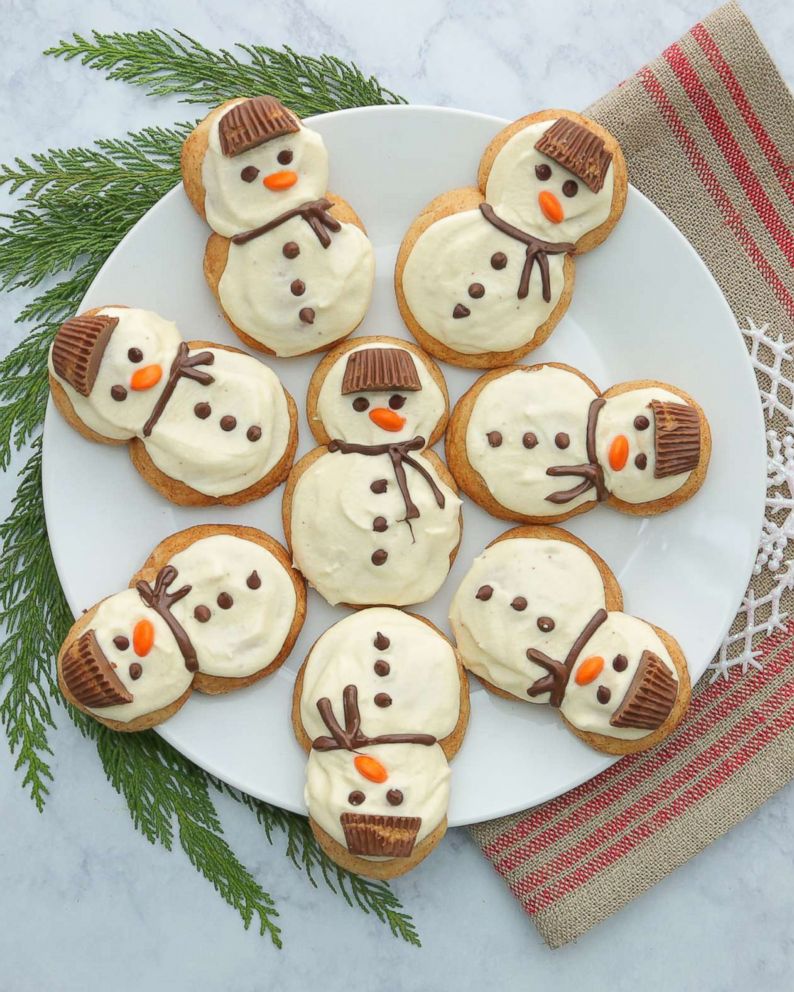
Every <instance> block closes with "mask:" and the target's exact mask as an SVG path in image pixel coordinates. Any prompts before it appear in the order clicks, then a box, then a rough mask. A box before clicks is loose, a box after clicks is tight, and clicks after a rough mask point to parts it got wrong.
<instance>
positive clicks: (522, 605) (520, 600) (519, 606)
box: [510, 596, 527, 613]
mask: <svg viewBox="0 0 794 992" xmlns="http://www.w3.org/2000/svg"><path fill="white" fill-rule="evenodd" d="M510 605H511V606H512V607H513V609H514V610H516V611H517V612H518V613H521V612H522V611H523V610H525V609H526V608H527V601H526V599H524V597H523V596H516V598H515V599H514V600H513V602H512V603H511V604H510Z"/></svg>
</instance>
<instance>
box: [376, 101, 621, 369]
mask: <svg viewBox="0 0 794 992" xmlns="http://www.w3.org/2000/svg"><path fill="white" fill-rule="evenodd" d="M477 183H478V185H477V186H476V187H466V188H464V189H456V190H451V191H450V192H448V193H442V194H441V196H438V197H436V199H435V200H433V201H432V202H431V203H429V204H428V205H427V206H426V207H425V208H424V210H423V211H422V212H421V213H420V214H419V216H418V217H417V218H416V220H414V222H413V223H412V225H411V226H410V228H409V229H408V231H407V233H406V235H405V237H404V239H403V243H402V245H401V247H400V251H399V254H398V256H397V265H396V269H395V289H396V293H397V302H398V304H399V308H400V313H401V314H402V317H403V320H404V321H405V323H406V326H407V327H408V329H409V330H410V332H411V333H412V334H413V335H414V337H415V338H416V339H417V341H418V342H419V344H420V345H421V346H422V347H423V348H425V349H427V351H429V352H430V353H431V354H432V355H435V356H436V357H437V358H441V359H443V360H444V361H447V362H452V363H453V364H455V365H467V366H470V367H472V368H493V367H495V366H498V365H507V364H509V363H510V362H515V361H518V359H520V358H522V357H523V356H524V355H526V354H527V353H528V352H530V351H532V350H533V349H534V348H537V347H538V346H539V345H541V344H543V342H544V341H545V340H546V339H547V338H548V336H549V335H550V334H551V332H552V331H553V330H554V327H555V326H556V325H557V323H558V322H559V320H560V318H561V317H562V316H563V314H564V313H565V311H566V309H567V308H568V304H569V303H570V300H571V293H572V290H573V280H574V261H573V257H574V255H581V254H582V253H583V252H585V251H589V250H590V249H591V248H595V247H596V245H599V244H601V242H602V241H603V240H604V239H605V238H606V237H607V236H608V235H609V233H610V232H611V231H612V229H613V228H614V226H615V224H617V222H618V220H619V219H620V215H621V214H622V212H623V207H624V205H625V202H626V191H627V188H628V180H627V174H626V164H625V161H624V159H623V154H622V152H621V150H620V146H619V145H618V143H617V141H616V140H615V138H614V137H613V136H612V135H611V134H609V132H608V131H605V130H604V128H602V127H601V126H600V125H598V124H596V123H595V122H594V121H591V120H588V119H587V118H586V117H582V116H581V115H579V114H576V113H574V112H573V111H570V110H544V111H540V112H539V113H535V114H530V115H529V116H527V117H522V118H521V119H520V120H518V121H515V122H514V123H513V124H510V125H509V126H508V127H506V128H504V130H502V131H500V132H499V134H498V135H497V136H496V137H495V138H494V139H493V141H492V142H491V143H490V145H488V147H487V148H486V150H485V153H484V155H483V157H482V159H481V160H480V168H479V172H478V176H477Z"/></svg>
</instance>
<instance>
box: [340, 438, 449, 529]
mask: <svg viewBox="0 0 794 992" xmlns="http://www.w3.org/2000/svg"><path fill="white" fill-rule="evenodd" d="M424 446H425V439H424V438H423V437H421V436H419V435H417V436H416V437H414V438H411V440H410V441H398V442H396V443H392V444H348V443H347V442H346V441H339V440H334V441H331V443H330V444H329V445H328V450H329V451H339V452H341V453H342V454H343V455H351V454H354V455H388V456H389V458H390V459H391V463H392V466H393V467H394V478H395V480H396V482H397V486H398V487H399V490H400V494H401V496H402V498H403V503H404V504H405V522H406V523H408V521H410V520H416V518H417V517H419V516H420V513H419V507H418V506H417V505H416V504H415V503H414V501H413V500H412V499H411V492H410V490H409V488H408V479H407V478H406V476H405V465H410V466H411V468H413V469H415V470H416V471H417V472H418V473H419V474H420V475H421V476H422V478H423V479H424V480H425V482H426V483H427V484H428V486H430V490H431V492H432V493H433V496H434V497H435V500H436V503H437V504H438V506H439V508H440V509H442V510H443V509H444V506H445V505H446V500H445V499H444V494H443V493H442V492H441V490H440V489H439V488H438V486H437V485H436V483H435V480H434V479H433V476H432V475H431V474H430V473H429V472H428V470H427V469H426V468H425V467H424V465H422V463H421V462H419V461H417V459H415V458H412V457H411V455H409V454H408V452H409V451H420V450H421V449H422V448H424ZM408 526H409V527H410V523H409V524H408Z"/></svg>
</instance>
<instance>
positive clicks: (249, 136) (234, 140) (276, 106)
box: [218, 96, 300, 158]
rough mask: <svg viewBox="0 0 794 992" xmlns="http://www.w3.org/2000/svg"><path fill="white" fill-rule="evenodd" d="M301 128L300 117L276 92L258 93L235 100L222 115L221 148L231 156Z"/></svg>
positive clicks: (220, 125)
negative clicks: (275, 95)
mask: <svg viewBox="0 0 794 992" xmlns="http://www.w3.org/2000/svg"><path fill="white" fill-rule="evenodd" d="M298 130H300V120H299V118H298V117H296V115H295V114H293V113H292V111H291V110H288V109H287V108H286V107H285V106H284V104H283V103H281V101H280V100H277V99H276V98H275V97H274V96H255V97H252V98H251V99H250V100H246V101H245V102H243V103H237V104H235V105H234V106H233V107H232V108H231V109H230V110H229V111H227V112H226V113H225V114H224V115H223V117H222V118H221V119H220V122H219V124H218V138H219V140H220V143H221V151H222V152H223V154H224V155H226V156H228V157H229V158H233V157H234V156H235V155H240V154H242V153H243V152H247V151H249V150H250V149H251V148H256V147H257V146H258V145H263V144H264V143H265V142H266V141H271V140H272V139H273V138H280V137H282V136H283V135H285V134H293V133H294V132H295V131H298Z"/></svg>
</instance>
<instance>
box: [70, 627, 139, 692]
mask: <svg viewBox="0 0 794 992" xmlns="http://www.w3.org/2000/svg"><path fill="white" fill-rule="evenodd" d="M61 676H62V678H63V681H64V684H65V685H66V688H67V689H68V690H69V692H71V694H72V695H73V696H74V698H75V699H76V700H77V702H78V703H80V704H81V705H83V706H91V707H93V708H94V709H99V708H100V707H103V706H117V705H118V704H119V703H131V702H132V696H131V695H130V693H129V692H128V691H127V690H126V689H125V688H124V686H123V685H122V683H121V681H120V679H119V677H118V675H116V673H115V672H114V671H113V669H112V668H111V667H110V662H109V661H108V660H107V658H106V657H105V655H104V654H103V652H102V649H101V648H100V646H99V642H98V641H97V639H96V634H95V633H94V631H93V630H87V631H85V633H83V634H81V635H80V637H78V638H77V640H76V641H75V642H74V643H73V644H70V645H69V647H68V648H67V650H66V652H65V653H64V655H63V657H62V659H61Z"/></svg>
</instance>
